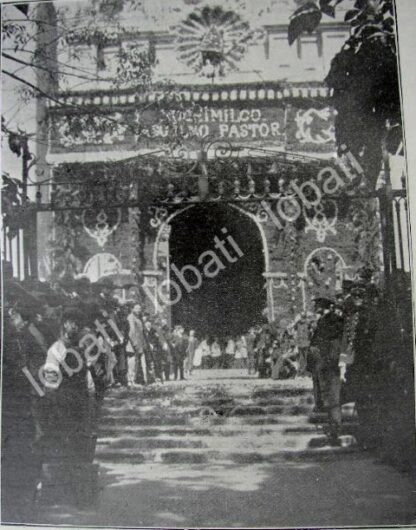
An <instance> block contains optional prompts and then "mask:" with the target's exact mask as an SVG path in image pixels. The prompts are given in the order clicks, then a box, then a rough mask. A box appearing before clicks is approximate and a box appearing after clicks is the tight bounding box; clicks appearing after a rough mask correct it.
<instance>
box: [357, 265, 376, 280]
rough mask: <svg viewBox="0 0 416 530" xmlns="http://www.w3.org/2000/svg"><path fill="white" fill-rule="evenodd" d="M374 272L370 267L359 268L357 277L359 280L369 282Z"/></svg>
mask: <svg viewBox="0 0 416 530" xmlns="http://www.w3.org/2000/svg"><path fill="white" fill-rule="evenodd" d="M373 274H374V270H373V269H372V268H371V267H366V266H364V267H361V268H360V269H358V271H357V275H358V277H359V278H360V279H361V280H364V281H366V282H370V281H371V279H372V278H373Z"/></svg>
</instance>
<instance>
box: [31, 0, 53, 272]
mask: <svg viewBox="0 0 416 530" xmlns="http://www.w3.org/2000/svg"><path fill="white" fill-rule="evenodd" d="M35 14H36V16H35V18H36V20H37V21H38V22H37V29H38V34H37V40H36V61H37V64H39V66H40V67H41V68H35V71H36V85H37V87H38V88H39V90H41V91H42V92H44V93H46V94H50V95H51V96H52V97H53V96H54V95H55V94H56V92H57V90H58V63H57V43H58V29H57V15H56V9H55V6H54V3H53V2H38V3H37V4H36V7H35ZM49 127H50V124H49V120H48V102H47V100H46V98H44V97H41V96H38V97H37V99H36V140H37V141H36V181H37V182H42V181H44V180H48V179H50V178H51V176H52V175H51V167H50V165H49V164H48V162H47V155H48V152H49ZM38 196H39V199H40V198H41V197H42V198H43V200H45V201H49V198H50V185H49V184H47V185H43V186H39V188H38ZM36 222H37V227H36V228H37V235H36V236H35V237H34V241H35V245H36V250H35V252H34V255H35V256H36V254H38V255H39V256H45V255H46V252H47V244H48V238H49V235H50V233H51V230H52V223H53V217H52V214H51V213H49V212H48V213H42V214H40V213H39V214H38V216H37V218H36ZM35 245H34V246H35ZM36 259H37V258H36ZM36 267H37V268H38V270H39V274H40V276H41V278H42V279H43V278H45V277H46V276H47V273H48V271H47V270H46V267H45V265H44V262H43V261H41V262H39V263H37V265H36Z"/></svg>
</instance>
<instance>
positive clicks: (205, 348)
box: [193, 338, 211, 368]
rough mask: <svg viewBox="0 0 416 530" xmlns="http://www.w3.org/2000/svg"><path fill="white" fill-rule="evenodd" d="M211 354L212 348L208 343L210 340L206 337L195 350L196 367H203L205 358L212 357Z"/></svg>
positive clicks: (194, 363)
mask: <svg viewBox="0 0 416 530" xmlns="http://www.w3.org/2000/svg"><path fill="white" fill-rule="evenodd" d="M210 355H211V348H210V347H209V345H208V341H207V339H206V338H205V339H204V340H202V341H201V342H200V343H199V345H198V347H197V348H196V350H195V355H194V359H193V365H194V368H201V367H202V365H203V364H204V360H205V359H207V358H208V357H210Z"/></svg>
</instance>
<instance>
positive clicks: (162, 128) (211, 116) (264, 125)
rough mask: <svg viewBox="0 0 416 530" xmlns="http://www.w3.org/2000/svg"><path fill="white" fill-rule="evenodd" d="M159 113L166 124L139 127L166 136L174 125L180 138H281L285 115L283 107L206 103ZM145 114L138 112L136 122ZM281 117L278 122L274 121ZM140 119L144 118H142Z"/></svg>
mask: <svg viewBox="0 0 416 530" xmlns="http://www.w3.org/2000/svg"><path fill="white" fill-rule="evenodd" d="M162 114H163V115H164V116H165V118H166V119H167V120H168V121H169V123H170V125H164V124H160V123H155V124H154V125H149V126H148V127H145V128H144V129H142V133H144V134H145V135H147V136H148V137H150V138H167V137H168V136H169V135H170V134H171V127H172V125H173V126H174V127H177V129H178V132H180V133H181V136H182V137H183V138H193V137H199V138H207V137H209V136H218V137H219V138H221V139H230V140H239V139H249V140H259V139H263V138H269V137H270V138H278V137H283V129H284V119H285V114H284V110H283V109H272V110H271V109H263V110H262V109H258V108H254V109H241V110H240V109H235V108H232V107H225V108H210V107H207V106H204V107H197V108H196V109H186V110H164V111H162ZM145 115H146V111H144V112H143V114H142V115H140V114H139V115H138V121H139V122H140V121H141V119H143V118H144V117H145ZM278 120H281V121H278ZM143 121H144V122H148V120H146V119H144V120H143Z"/></svg>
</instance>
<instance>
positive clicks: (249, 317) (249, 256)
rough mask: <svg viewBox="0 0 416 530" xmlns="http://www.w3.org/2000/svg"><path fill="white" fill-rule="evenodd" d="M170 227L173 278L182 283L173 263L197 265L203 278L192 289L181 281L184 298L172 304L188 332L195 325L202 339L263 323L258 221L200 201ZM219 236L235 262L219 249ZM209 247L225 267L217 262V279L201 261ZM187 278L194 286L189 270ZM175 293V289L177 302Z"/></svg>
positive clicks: (176, 317)
mask: <svg viewBox="0 0 416 530" xmlns="http://www.w3.org/2000/svg"><path fill="white" fill-rule="evenodd" d="M171 226H172V230H171V235H170V240H169V247H170V275H171V280H173V281H175V282H176V283H177V284H179V285H181V283H180V281H179V280H178V277H177V274H176V273H175V272H174V271H173V269H172V265H174V266H175V267H176V268H177V269H179V270H180V271H181V270H182V268H183V267H184V266H186V265H192V266H194V267H195V268H196V269H198V271H199V272H200V273H201V277H202V282H201V285H200V286H199V287H198V288H196V289H194V290H192V291H191V292H189V293H188V292H187V291H186V289H185V288H184V287H183V286H182V285H181V293H182V297H181V299H180V301H178V302H177V303H175V304H173V305H172V323H173V324H182V325H183V326H184V327H185V329H186V330H189V329H195V330H196V332H197V334H198V336H199V337H201V336H202V335H209V336H218V337H219V338H222V337H225V336H226V335H236V334H240V333H243V332H245V331H247V329H248V328H249V327H250V326H252V325H253V324H256V323H258V322H260V321H261V319H262V311H263V310H264V308H265V307H266V290H265V287H264V284H265V282H264V278H263V272H264V255H263V244H262V240H261V236H260V232H259V229H258V227H257V226H256V224H255V223H254V222H253V221H252V220H251V219H250V218H249V217H247V216H246V215H245V214H243V213H241V212H239V211H238V210H237V209H235V208H233V207H232V206H222V205H201V206H195V207H193V208H190V209H188V210H186V211H185V212H183V213H182V214H180V215H178V216H176V217H175V218H174V220H173V221H172V224H171ZM224 230H226V232H224ZM215 236H218V238H219V239H220V240H222V241H224V242H225V248H226V250H227V251H228V253H229V255H230V256H231V257H232V258H233V259H234V260H235V261H234V262H232V263H231V262H230V260H228V258H227V257H226V256H225V255H224V253H222V252H221V250H220V249H218V248H215V240H214V238H215ZM228 236H231V237H232V238H233V240H234V241H235V243H236V244H237V246H238V249H240V251H241V252H239V251H236V250H235V249H233V247H232V245H231V243H230V240H227V239H226V238H227V237H228ZM205 251H213V252H215V254H216V255H217V257H218V258H219V260H220V263H222V264H223V268H221V270H219V269H216V267H215V265H214V271H215V269H216V270H217V271H219V272H218V274H217V275H216V276H215V277H213V278H209V277H207V276H206V275H205V274H204V270H205V269H204V263H206V261H207V260H206V259H204V260H202V264H201V255H202V254H203V253H204V252H205ZM241 254H242V255H241ZM235 258H237V259H235ZM199 260H200V261H199ZM209 270H210V271H212V268H210V269H209ZM184 276H185V278H187V279H188V280H189V283H190V284H195V276H194V275H193V274H192V272H189V271H188V272H187V273H186V272H185V273H184ZM175 294H176V293H173V291H172V300H173V299H174V298H175Z"/></svg>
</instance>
